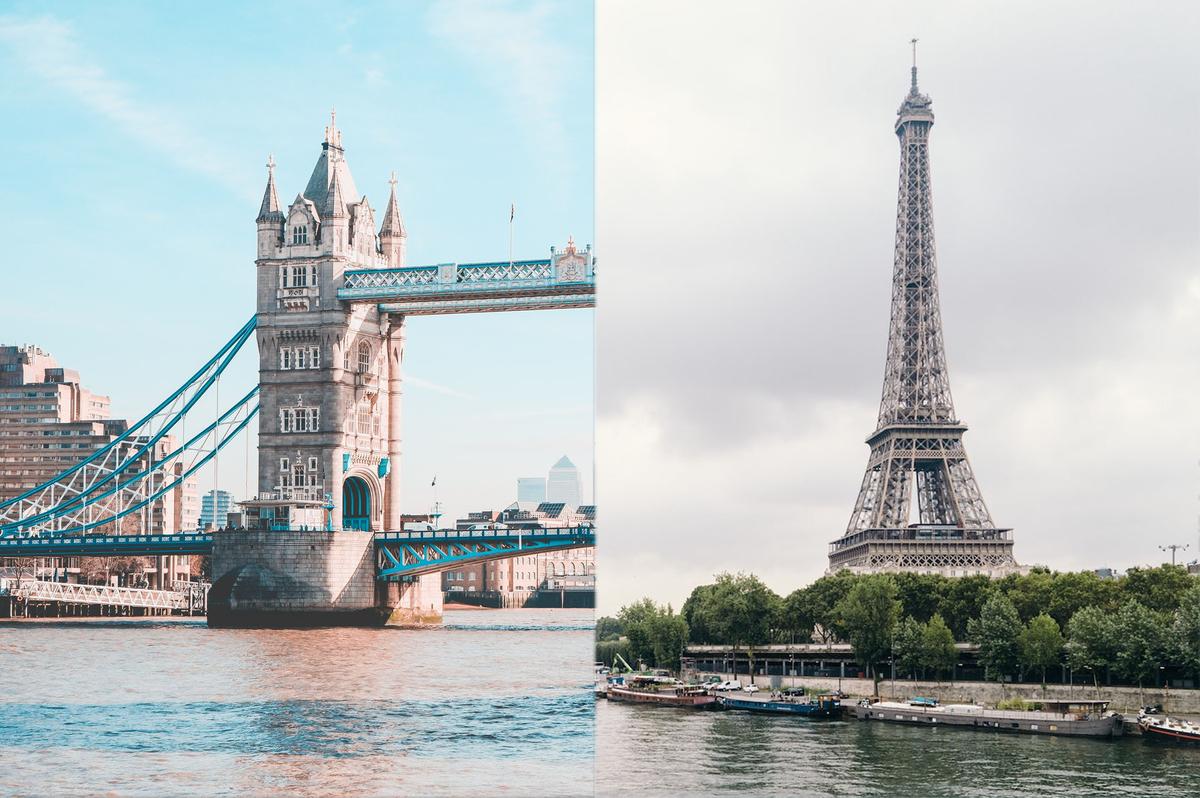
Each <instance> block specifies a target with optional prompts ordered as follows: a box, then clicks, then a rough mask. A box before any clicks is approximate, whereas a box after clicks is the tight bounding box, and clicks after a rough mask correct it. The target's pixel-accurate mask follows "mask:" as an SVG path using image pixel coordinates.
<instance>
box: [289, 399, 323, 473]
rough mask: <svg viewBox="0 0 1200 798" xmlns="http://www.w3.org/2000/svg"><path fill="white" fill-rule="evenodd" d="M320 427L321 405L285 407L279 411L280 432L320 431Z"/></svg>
mask: <svg viewBox="0 0 1200 798" xmlns="http://www.w3.org/2000/svg"><path fill="white" fill-rule="evenodd" d="M320 429H321V408H319V407H285V408H283V409H282V410H280V411H279V431H280V432H318V431H320ZM301 465H303V464H301Z"/></svg>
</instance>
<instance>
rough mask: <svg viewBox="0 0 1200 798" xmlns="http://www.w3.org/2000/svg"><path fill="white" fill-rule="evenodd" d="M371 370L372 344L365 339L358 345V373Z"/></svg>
mask: <svg viewBox="0 0 1200 798" xmlns="http://www.w3.org/2000/svg"><path fill="white" fill-rule="evenodd" d="M370 370H371V345H370V344H369V343H367V342H366V341H363V342H362V343H360V344H359V345H358V373H359V374H366V373H367V372H368V371H370Z"/></svg>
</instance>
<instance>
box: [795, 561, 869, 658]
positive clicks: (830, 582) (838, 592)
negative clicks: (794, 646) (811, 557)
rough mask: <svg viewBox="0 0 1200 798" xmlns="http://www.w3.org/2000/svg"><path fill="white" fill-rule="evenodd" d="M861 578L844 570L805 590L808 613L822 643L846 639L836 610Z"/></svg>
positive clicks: (824, 577)
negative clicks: (839, 624)
mask: <svg viewBox="0 0 1200 798" xmlns="http://www.w3.org/2000/svg"><path fill="white" fill-rule="evenodd" d="M859 578H860V577H857V576H855V575H854V574H852V573H850V572H849V571H847V570H845V569H843V570H841V571H838V572H837V573H835V574H828V575H826V576H822V577H821V578H820V579H818V580H817V581H815V582H813V583H812V584H811V585H809V586H808V587H806V588H804V590H803V592H804V593H805V594H806V598H805V601H806V602H807V606H808V612H809V614H810V615H811V616H812V619H813V624H814V625H815V629H816V633H817V636H818V637H819V638H820V640H821V642H822V643H830V642H832V641H834V640H838V639H842V638H844V637H845V630H843V629H841V628H839V626H838V616H837V611H836V609H837V605H838V602H840V601H841V600H842V599H844V598H845V597H846V594H848V593H849V592H850V588H852V587H853V586H854V584H855V583H856V582H857V581H858V579H859Z"/></svg>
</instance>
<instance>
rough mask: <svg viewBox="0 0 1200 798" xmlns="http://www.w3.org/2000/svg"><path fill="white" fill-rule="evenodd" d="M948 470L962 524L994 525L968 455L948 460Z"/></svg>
mask: <svg viewBox="0 0 1200 798" xmlns="http://www.w3.org/2000/svg"><path fill="white" fill-rule="evenodd" d="M946 471H947V473H948V475H949V483H950V490H951V491H952V493H953V496H954V503H955V504H956V505H957V506H958V511H959V518H960V519H961V522H962V525H963V526H964V527H967V528H972V527H974V528H984V529H987V528H991V527H992V526H994V524H993V523H992V515H991V513H989V512H988V508H987V505H986V504H985V503H984V501H983V494H982V493H980V491H979V484H978V483H977V482H976V481H975V473H974V471H972V470H971V463H970V461H969V460H967V458H966V457H962V458H961V459H957V460H952V461H948V462H947V463H946Z"/></svg>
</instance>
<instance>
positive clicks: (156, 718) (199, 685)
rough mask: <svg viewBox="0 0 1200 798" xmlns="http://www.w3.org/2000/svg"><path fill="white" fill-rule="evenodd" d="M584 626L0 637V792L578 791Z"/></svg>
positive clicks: (510, 622)
mask: <svg viewBox="0 0 1200 798" xmlns="http://www.w3.org/2000/svg"><path fill="white" fill-rule="evenodd" d="M591 638H592V612H591V611H590V610H493V611H486V610H482V611H459V612H448V613H447V614H446V627H445V628H443V629H432V630H421V631H416V630H399V629H318V630H298V631H276V630H225V629H222V630H210V629H208V628H207V626H205V625H204V623H203V621H200V622H196V621H190V620H178V621H175V620H162V621H156V620H146V621H142V620H132V621H105V620H95V621H81V622H30V623H10V624H4V625H0V794H17V795H81V796H82V795H87V796H91V795H105V794H109V795H138V796H142V795H146V796H170V795H205V796H207V795H355V796H375V795H378V796H385V795H563V796H573V795H591V794H592V792H593V787H594V785H593V769H592V764H593V718H594V704H593V699H592V697H591V695H590V693H589V692H588V691H587V690H585V689H584V688H585V687H586V686H588V685H589V684H590V682H591V666H590V661H591V657H592V644H591Z"/></svg>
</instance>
